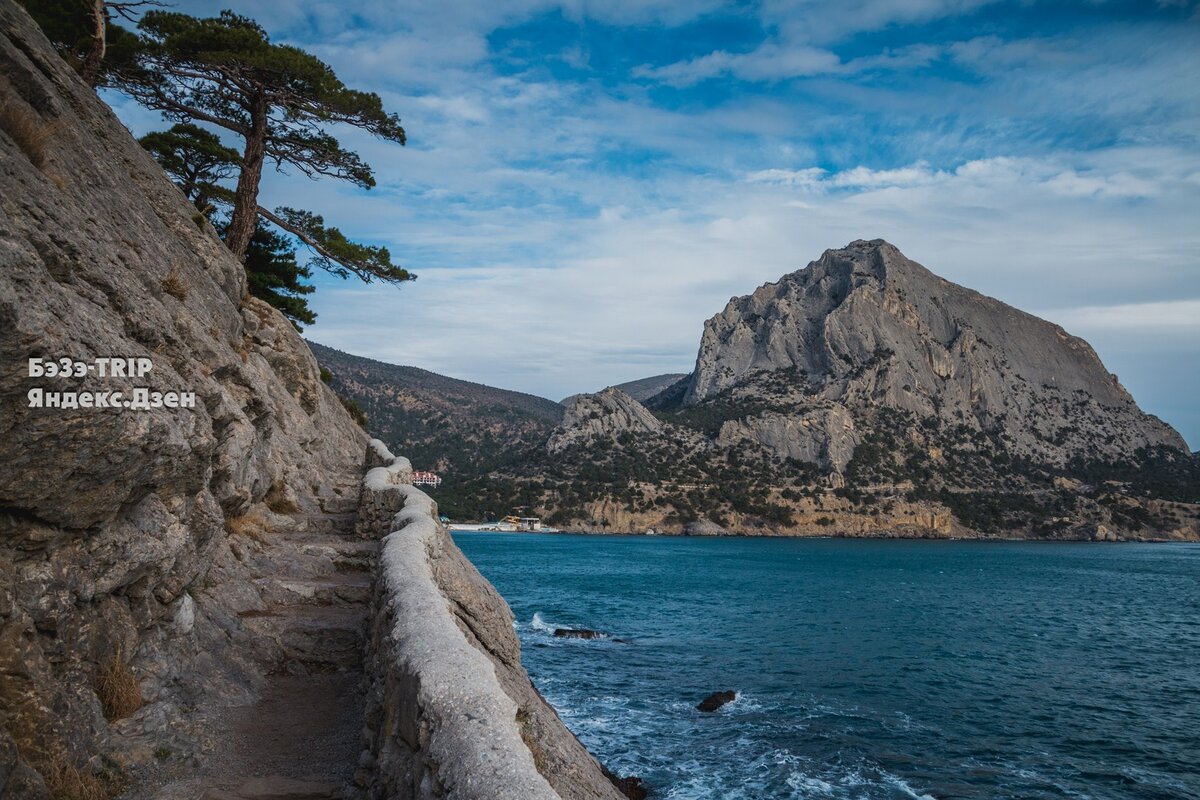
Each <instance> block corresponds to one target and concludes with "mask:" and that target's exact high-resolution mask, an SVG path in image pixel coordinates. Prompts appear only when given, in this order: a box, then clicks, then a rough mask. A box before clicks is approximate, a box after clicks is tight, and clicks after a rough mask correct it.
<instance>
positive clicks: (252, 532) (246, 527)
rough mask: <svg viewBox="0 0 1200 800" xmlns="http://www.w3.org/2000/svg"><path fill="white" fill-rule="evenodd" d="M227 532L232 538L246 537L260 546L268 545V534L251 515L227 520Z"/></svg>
mask: <svg viewBox="0 0 1200 800" xmlns="http://www.w3.org/2000/svg"><path fill="white" fill-rule="evenodd" d="M225 530H227V531H229V533H230V535H232V536H244V537H245V538H247V539H252V540H254V541H256V542H258V543H259V544H266V543H267V532H266V531H264V530H263V528H262V525H260V524H259V522H258V520H256V519H254V518H253V517H251V516H250V515H249V514H247V515H245V516H241V517H229V518H227V519H226V520H225Z"/></svg>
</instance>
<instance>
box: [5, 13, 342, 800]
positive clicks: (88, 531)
mask: <svg viewBox="0 0 1200 800" xmlns="http://www.w3.org/2000/svg"><path fill="white" fill-rule="evenodd" d="M0 75H3V78H0V108H2V119H0V185H2V186H3V195H2V196H0V364H3V372H2V374H0V797H4V798H8V797H14V798H15V797H20V798H40V797H45V796H47V786H46V783H47V781H49V782H50V783H51V784H52V785H51V786H50V789H54V785H53V784H54V782H55V781H56V780H57V781H61V780H63V777H62V776H63V774H64V773H69V772H70V771H71V770H77V769H82V770H83V771H84V772H86V773H87V774H88V776H90V775H91V773H92V772H93V771H95V770H97V769H99V768H100V767H101V766H104V765H106V766H104V768H105V769H109V770H110V771H112V772H113V773H114V775H113V785H117V784H119V782H120V779H119V774H118V773H120V772H121V771H122V770H123V769H124V768H126V767H127V766H129V765H131V764H135V763H138V762H139V761H144V760H146V759H148V758H151V757H152V753H153V752H154V746H153V745H152V743H153V742H160V741H162V739H163V737H169V736H171V735H172V731H173V730H176V728H178V730H179V731H182V730H183V727H184V726H182V725H181V722H180V721H181V720H182V719H185V718H187V717H188V715H189V708H194V707H195V705H196V704H197V703H203V702H207V701H214V700H215V699H216V698H220V697H225V698H228V697H229V696H230V693H236V692H239V691H246V690H247V686H248V684H245V683H243V682H241V681H242V678H244V677H245V675H248V674H249V672H248V671H247V670H245V669H244V667H245V664H244V663H243V662H242V660H241V658H242V657H239V656H236V655H234V654H233V653H234V648H231V647H229V645H230V642H231V641H236V640H237V639H238V637H239V636H243V635H244V631H243V629H242V626H241V623H240V621H239V619H238V617H237V612H238V611H239V610H241V609H244V608H245V607H246V606H247V604H250V605H253V603H252V602H251V601H250V600H247V599H246V598H245V597H242V599H241V601H238V600H237V599H236V595H237V593H239V592H240V593H241V594H243V595H244V594H246V593H253V592H254V589H253V588H252V587H251V586H249V585H241V584H240V580H241V577H244V576H241V573H240V572H239V570H241V566H240V565H239V560H238V558H237V557H236V555H235V552H234V550H233V549H231V547H230V540H231V537H230V533H229V528H230V523H231V521H236V520H241V519H243V518H245V517H246V516H247V515H250V514H259V515H260V516H262V517H263V518H266V517H270V516H271V515H272V514H273V513H274V512H272V511H268V510H267V508H266V506H267V505H269V506H270V507H271V508H272V509H274V510H275V511H285V512H287V513H288V514H291V515H292V517H291V519H292V521H291V522H290V523H289V524H292V525H303V521H304V519H305V516H306V515H310V514H311V515H318V514H320V513H322V512H337V511H349V510H353V507H354V502H355V500H356V495H357V487H356V478H357V473H358V466H359V464H360V462H361V452H362V447H363V444H364V443H365V441H366V438H365V436H364V434H363V433H362V431H361V430H359V429H358V428H357V426H356V425H355V424H354V423H353V421H352V420H351V419H350V418H349V416H348V415H347V414H346V413H345V411H344V410H343V409H342V407H341V405H340V404H339V402H338V400H337V398H336V397H335V396H334V395H333V393H332V392H331V391H330V390H329V388H328V387H326V386H325V385H324V384H323V383H322V382H321V380H320V377H319V374H318V368H317V364H316V362H315V361H314V359H313V357H312V355H311V353H310V352H309V350H308V348H307V346H306V345H305V344H304V342H303V341H302V340H301V339H300V338H299V336H298V335H297V334H296V332H295V330H294V329H293V328H292V327H291V325H290V324H289V323H288V322H287V321H286V320H285V319H284V318H283V317H282V316H281V315H280V314H278V313H277V312H276V311H275V310H273V309H271V308H270V307H268V306H266V305H264V304H262V303H260V302H258V301H257V300H253V299H251V298H249V297H248V296H247V295H246V293H245V276H244V274H243V271H242V269H241V266H240V265H239V264H238V263H237V262H236V261H235V260H234V259H233V258H232V257H231V256H230V255H229V253H228V252H227V251H226V250H225V249H224V248H223V246H222V244H221V242H220V241H219V240H218V238H217V236H216V234H215V233H214V231H213V230H212V228H211V227H210V226H209V225H208V223H207V222H205V221H204V220H203V218H199V217H197V216H196V213H195V209H194V208H192V207H191V206H190V205H189V204H188V202H187V201H186V200H185V199H184V197H183V196H182V194H181V193H180V192H179V191H178V190H177V189H176V187H175V186H174V185H173V184H171V182H170V181H169V180H168V179H167V178H166V177H165V176H164V175H163V173H162V171H161V170H160V169H159V167H158V166H157V164H155V163H154V161H153V160H152V159H151V158H150V157H149V156H148V155H147V154H146V153H145V152H143V151H142V149H141V148H140V147H139V146H138V145H137V144H136V142H134V141H133V139H132V138H131V137H130V135H129V132H128V131H126V130H125V128H124V127H123V126H122V125H121V124H120V122H119V121H118V120H117V119H116V118H115V117H114V116H113V114H112V113H111V111H110V110H109V109H108V108H107V107H106V106H105V105H104V104H103V103H102V102H101V101H100V100H99V99H98V98H97V97H96V96H95V95H94V93H93V92H91V91H90V90H89V89H88V88H87V87H85V86H84V85H83V84H82V83H81V82H80V81H79V80H78V79H77V77H76V76H75V75H74V74H73V73H72V72H71V71H70V70H69V69H68V68H67V66H66V65H65V64H64V63H63V62H61V61H60V59H59V58H58V56H57V55H56V54H55V53H54V51H53V50H52V49H51V48H50V46H49V44H48V43H47V42H46V41H45V39H44V38H43V37H42V35H41V33H40V31H38V30H37V28H36V26H35V25H34V24H33V22H32V21H31V20H30V19H29V18H28V16H27V15H26V14H25V13H24V11H23V10H22V9H20V8H19V7H18V6H17V5H16V4H15V3H13V2H11V0H0ZM108 357H120V358H135V359H147V360H148V362H147V363H150V364H152V365H153V366H152V369H151V370H150V371H149V372H148V373H147V374H145V375H144V376H141V377H134V378H129V377H108V376H102V375H100V374H99V372H98V371H92V372H82V373H80V374H79V376H78V377H62V376H54V377H50V376H42V377H31V376H30V375H29V370H28V366H27V365H28V363H29V360H30V359H38V358H40V359H46V360H48V361H54V360H57V359H64V358H65V359H70V360H72V361H78V362H80V363H83V364H88V363H91V364H95V363H96V359H99V358H108ZM138 387H146V388H148V389H149V390H151V391H157V392H167V391H177V392H193V393H195V399H196V400H195V405H194V407H191V408H182V407H179V408H172V407H165V406H164V407H159V408H150V409H141V410H139V409H136V408H124V407H115V408H97V407H90V408H89V407H80V406H76V404H75V402H73V401H71V400H67V399H65V397H66V396H65V395H64V396H62V397H59V398H58V399H57V401H56V403H57V405H58V407H42V408H32V407H30V402H29V397H30V394H29V393H30V392H31V390H42V391H43V392H45V393H47V396H48V395H50V394H51V393H59V392H98V393H104V392H117V391H119V392H123V393H124V396H125V397H126V398H129V397H130V396H131V394H132V393H133V392H134V391H135V389H136V388H138ZM223 654H228V655H223ZM246 658H249V656H246ZM243 673H245V674H243ZM119 679H121V685H122V686H124V689H125V691H124V694H125V695H126V697H124V702H120V701H121V700H122V698H121V697H120V696H114V692H115V690H114V688H113V687H114V685H115V684H114V681H118V680H119ZM130 679H132V685H130ZM139 684H140V686H139ZM130 694H134V695H137V696H134V697H129V696H128V695H130ZM101 771H103V770H101Z"/></svg>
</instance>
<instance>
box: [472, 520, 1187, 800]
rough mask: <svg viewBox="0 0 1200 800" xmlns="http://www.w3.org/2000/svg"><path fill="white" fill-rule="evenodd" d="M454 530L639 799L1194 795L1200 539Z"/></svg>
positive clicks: (582, 729) (528, 658) (551, 686)
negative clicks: (637, 783) (580, 632)
mask: <svg viewBox="0 0 1200 800" xmlns="http://www.w3.org/2000/svg"><path fill="white" fill-rule="evenodd" d="M455 539H456V541H457V542H458V544H459V546H460V547H461V548H462V549H463V551H464V552H465V553H466V554H467V556H468V557H470V558H471V560H472V561H473V562H474V563H475V564H476V566H478V568H479V569H480V571H481V572H483V574H484V575H485V576H487V577H488V579H489V580H491V581H492V583H493V584H495V586H496V588H497V589H498V590H499V591H500V592H501V594H503V595H504V597H505V599H506V600H508V602H509V604H510V605H511V606H512V608H513V611H514V613H515V614H516V617H517V619H518V632H519V633H520V636H521V640H522V646H523V658H524V661H525V664H526V666H527V668H528V670H529V673H530V675H531V677H532V678H533V680H534V683H535V684H536V685H537V686H538V688H539V689H540V690H541V691H542V693H543V694H544V695H545V696H546V697H547V699H548V700H549V701H550V702H551V703H552V704H553V705H554V706H555V707H556V708H557V709H558V710H559V713H560V714H561V716H562V717H563V719H564V720H565V721H566V722H567V724H568V725H569V726H570V727H571V728H572V729H573V730H574V731H575V732H576V733H577V734H578V735H579V736H580V738H581V739H582V740H583V741H584V743H585V744H587V745H588V747H589V748H590V749H591V750H592V752H594V753H595V754H596V755H597V756H599V757H600V759H601V760H602V761H604V762H605V763H606V764H607V765H608V766H609V767H610V768H612V769H613V770H614V771H615V772H618V773H620V774H624V775H638V776H641V777H642V778H643V779H644V780H645V781H646V782H647V783H648V784H649V785H650V786H651V787H652V791H653V794H652V796H653V797H657V798H722V799H723V798H826V797H828V798H913V797H921V798H924V797H931V798H1059V797H1072V798H1147V799H1152V798H1200V546H1195V545H1136V544H1133V545H1082V544H1079V545H1077V544H1022V543H974V542H933V541H862V540H828V539H820V540H812V539H724V538H722V539H686V538H666V537H636V536H604V537H589V536H569V535H552V534H500V533H461V534H456V536H455ZM554 627H586V628H594V629H600V630H604V631H607V632H609V633H611V634H612V635H613V636H614V637H621V638H625V639H628V640H629V643H627V644H623V643H618V642H614V641H612V640H611V639H610V640H595V641H581V640H564V639H556V638H554V637H553V636H552V635H551V631H552V629H553V628H554ZM721 689H734V690H736V691H737V692H738V693H739V697H738V700H737V701H736V702H734V703H732V704H730V705H728V706H726V707H725V708H724V709H722V710H721V711H718V712H716V713H714V714H702V713H700V712H698V711H696V710H695V708H694V707H695V705H696V703H698V702H699V701H700V700H701V699H703V698H704V697H705V696H706V695H707V694H709V693H710V692H713V691H716V690H721Z"/></svg>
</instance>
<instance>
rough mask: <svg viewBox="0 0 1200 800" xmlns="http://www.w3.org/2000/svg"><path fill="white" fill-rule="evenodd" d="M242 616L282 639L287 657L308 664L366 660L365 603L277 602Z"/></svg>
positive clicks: (264, 632) (335, 664)
mask: <svg viewBox="0 0 1200 800" xmlns="http://www.w3.org/2000/svg"><path fill="white" fill-rule="evenodd" d="M242 620H243V623H244V624H245V625H246V627H248V628H250V629H251V630H253V631H255V632H256V633H259V634H261V635H263V636H266V637H269V638H271V639H273V640H274V641H275V642H276V643H278V645H279V646H280V648H281V649H282V650H283V653H284V656H285V657H286V658H288V659H290V660H294V661H298V662H300V663H301V664H304V665H305V666H312V667H333V668H337V669H349V668H353V667H357V666H358V665H360V664H361V663H362V648H363V635H364V632H365V629H366V609H365V608H364V607H363V606H361V605H356V606H320V605H303V604H301V605H289V606H275V607H272V608H269V609H268V610H267V611H265V612H256V613H253V614H247V615H244V616H243V618H242Z"/></svg>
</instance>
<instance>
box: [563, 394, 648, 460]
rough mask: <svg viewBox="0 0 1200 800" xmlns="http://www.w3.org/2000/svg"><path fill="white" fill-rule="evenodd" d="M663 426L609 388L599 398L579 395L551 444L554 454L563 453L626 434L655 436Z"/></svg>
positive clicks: (632, 401)
mask: <svg viewBox="0 0 1200 800" xmlns="http://www.w3.org/2000/svg"><path fill="white" fill-rule="evenodd" d="M662 427H663V425H662V423H661V422H660V421H659V420H658V418H657V417H655V416H654V415H653V414H651V413H650V411H649V409H647V408H646V407H645V406H643V405H642V404H641V403H639V402H638V401H636V400H634V399H633V398H632V397H630V396H629V395H627V394H625V393H624V392H622V391H621V390H620V389H614V388H608V389H605V390H604V391H602V392H599V393H597V394H583V395H577V396H576V397H575V399H574V400H572V402H571V404H570V405H569V406H567V411H566V413H565V414H564V415H563V421H562V425H560V426H559V427H558V428H556V429H555V431H554V433H553V434H552V435H551V437H550V441H549V443H548V444H547V448H548V449H549V451H550V452H551V453H560V452H562V451H563V450H566V449H567V448H568V447H571V446H572V445H575V444H580V443H582V442H587V441H589V440H593V439H615V438H616V437H617V436H619V435H620V434H622V433H633V434H638V435H645V434H654V433H658V432H659V431H660V430H662Z"/></svg>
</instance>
